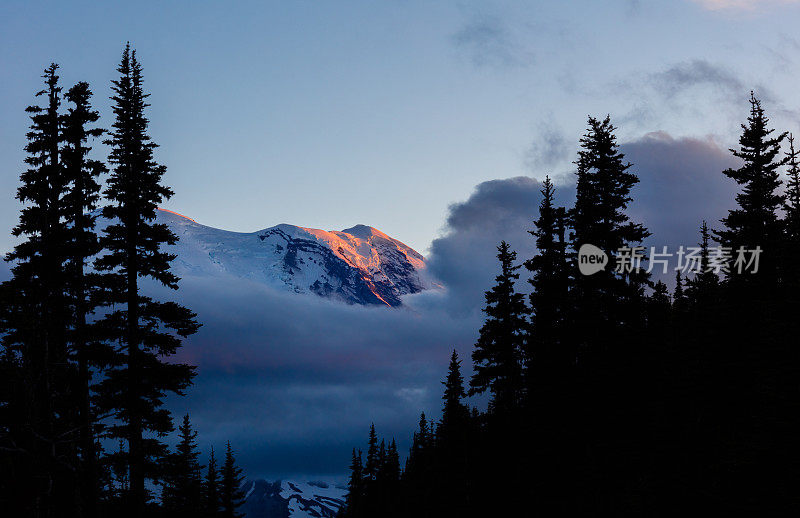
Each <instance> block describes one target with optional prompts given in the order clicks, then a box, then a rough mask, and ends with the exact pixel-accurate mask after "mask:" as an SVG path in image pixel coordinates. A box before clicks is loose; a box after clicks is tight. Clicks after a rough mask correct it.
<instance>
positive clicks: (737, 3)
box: [692, 0, 800, 11]
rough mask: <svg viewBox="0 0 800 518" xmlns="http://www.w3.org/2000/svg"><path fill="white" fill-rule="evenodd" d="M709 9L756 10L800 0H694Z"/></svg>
mask: <svg viewBox="0 0 800 518" xmlns="http://www.w3.org/2000/svg"><path fill="white" fill-rule="evenodd" d="M692 1H693V2H694V3H696V4H700V5H701V6H702V7H704V8H705V9H708V10H709V11H756V10H758V9H763V8H769V7H778V6H781V5H791V4H798V3H800V0H692Z"/></svg>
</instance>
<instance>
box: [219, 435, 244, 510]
mask: <svg viewBox="0 0 800 518" xmlns="http://www.w3.org/2000/svg"><path fill="white" fill-rule="evenodd" d="M243 482H244V476H242V469H241V468H239V467H238V466H237V465H236V459H235V458H234V457H233V450H232V449H231V443H230V441H228V443H227V444H226V447H225V463H224V464H223V465H222V486H221V489H222V492H221V494H220V503H221V507H222V514H221V516H222V517H223V518H242V516H243V514H242V513H240V512H239V508H240V507H241V506H242V504H244V491H243V490H242V483H243Z"/></svg>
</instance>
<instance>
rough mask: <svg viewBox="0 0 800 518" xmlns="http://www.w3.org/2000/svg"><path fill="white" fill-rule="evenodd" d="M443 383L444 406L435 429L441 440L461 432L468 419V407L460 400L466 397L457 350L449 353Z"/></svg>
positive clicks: (449, 438)
mask: <svg viewBox="0 0 800 518" xmlns="http://www.w3.org/2000/svg"><path fill="white" fill-rule="evenodd" d="M442 384H443V385H444V394H443V395H442V400H444V408H443V409H442V421H441V424H440V426H439V428H438V429H437V432H438V435H439V437H440V438H441V439H442V440H443V441H449V440H451V438H452V439H454V436H456V435H458V434H460V433H463V431H464V429H465V428H466V426H467V420H468V419H469V409H468V408H467V407H466V405H464V403H463V402H462V400H463V399H464V397H466V392H465V391H464V376H462V375H461V360H459V359H458V352H456V350H455V349H453V353H452V354H451V355H450V365H449V367H448V369H447V378H445V380H444V381H443V382H442Z"/></svg>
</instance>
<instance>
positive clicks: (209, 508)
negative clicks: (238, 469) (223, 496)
mask: <svg viewBox="0 0 800 518" xmlns="http://www.w3.org/2000/svg"><path fill="white" fill-rule="evenodd" d="M219 489H220V488H219V470H218V469H217V459H216V457H214V447H213V446H212V447H211V454H210V455H209V457H208V470H207V471H206V478H205V480H204V481H203V496H204V500H205V506H204V507H205V512H204V513H203V515H204V516H206V517H208V518H216V517H218V516H219V515H220V498H219V497H220V495H219Z"/></svg>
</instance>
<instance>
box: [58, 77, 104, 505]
mask: <svg viewBox="0 0 800 518" xmlns="http://www.w3.org/2000/svg"><path fill="white" fill-rule="evenodd" d="M91 96H92V92H91V90H89V85H88V84H87V83H84V82H81V83H78V84H76V85H75V86H73V87H72V88H70V89H69V91H68V92H67V94H66V96H65V97H66V99H67V100H68V101H69V102H70V103H71V106H70V108H69V110H68V111H67V114H66V115H65V116H64V118H63V126H64V141H65V145H64V148H63V151H62V155H63V161H64V173H65V181H66V182H67V183H68V187H67V189H68V190H67V193H66V195H65V197H64V198H65V202H66V204H67V212H66V214H65V219H66V222H67V236H66V247H67V250H68V265H67V272H68V275H69V284H70V297H71V306H72V311H73V315H72V329H71V335H70V337H69V341H70V349H71V352H72V355H73V356H74V357H75V359H76V360H77V364H78V377H77V379H76V389H75V393H76V394H77V395H79V414H80V450H81V466H80V478H81V493H82V507H83V513H84V515H85V516H87V517H90V518H91V517H94V516H97V501H98V479H99V474H98V466H97V451H96V448H95V440H96V437H95V434H94V429H95V426H96V423H95V416H94V411H93V408H92V405H91V390H90V385H91V383H92V374H91V371H90V368H91V367H92V366H98V365H100V363H101V360H100V358H101V357H102V356H103V355H104V354H106V351H107V347H105V346H103V344H101V343H99V342H98V341H97V340H96V339H94V336H93V333H91V330H90V329H89V327H88V325H87V317H88V316H89V315H90V314H91V313H92V312H93V310H94V309H95V306H96V301H97V296H96V294H97V292H98V288H99V286H100V285H101V284H100V283H101V280H102V278H101V277H100V276H99V275H97V274H96V273H92V272H90V271H87V263H88V261H89V260H90V259H91V258H92V257H93V256H94V255H96V254H97V253H99V252H100V246H99V241H98V238H97V234H96V232H95V220H96V218H97V216H96V214H95V213H94V211H95V209H97V203H98V201H99V199H100V184H99V183H98V178H99V176H100V175H101V174H102V173H105V172H107V169H106V167H105V165H103V163H102V162H99V161H97V160H92V159H90V158H89V153H90V152H91V150H92V148H91V147H90V146H89V140H90V139H95V138H98V137H100V136H101V135H102V134H103V131H104V130H102V129H100V128H97V127H91V126H90V125H93V124H94V123H96V122H97V121H98V119H99V118H100V115H99V114H98V113H97V111H95V110H93V109H92V107H91V104H90V99H91Z"/></svg>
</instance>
